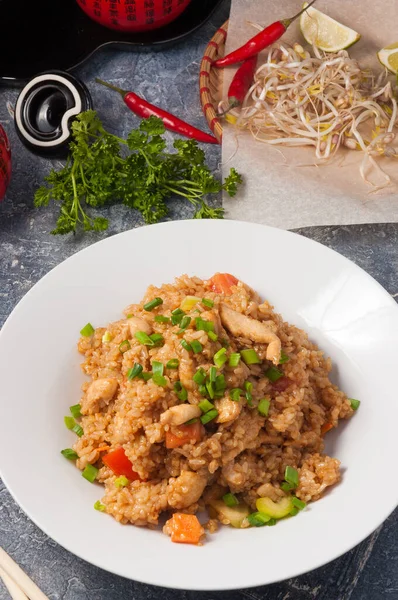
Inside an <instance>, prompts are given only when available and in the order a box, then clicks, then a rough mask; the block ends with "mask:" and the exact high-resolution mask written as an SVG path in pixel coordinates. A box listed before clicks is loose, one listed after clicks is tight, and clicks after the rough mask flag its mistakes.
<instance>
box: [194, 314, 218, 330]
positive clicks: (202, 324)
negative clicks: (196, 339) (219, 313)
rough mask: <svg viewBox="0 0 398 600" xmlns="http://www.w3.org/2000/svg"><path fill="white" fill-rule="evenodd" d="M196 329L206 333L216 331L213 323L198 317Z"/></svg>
mask: <svg viewBox="0 0 398 600" xmlns="http://www.w3.org/2000/svg"><path fill="white" fill-rule="evenodd" d="M195 327H196V329H197V330H198V331H206V333H209V331H214V323H213V321H207V320H206V319H202V317H196V319H195Z"/></svg>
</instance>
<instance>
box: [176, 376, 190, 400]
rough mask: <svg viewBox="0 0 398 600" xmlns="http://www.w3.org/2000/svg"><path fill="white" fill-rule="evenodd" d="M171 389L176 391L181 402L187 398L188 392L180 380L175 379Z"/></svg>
mask: <svg viewBox="0 0 398 600" xmlns="http://www.w3.org/2000/svg"><path fill="white" fill-rule="evenodd" d="M173 389H174V391H175V393H176V396H177V398H178V399H179V400H180V401H181V402H185V401H186V400H188V392H187V390H186V389H185V388H184V386H183V385H182V383H181V381H176V382H175V384H174V388H173Z"/></svg>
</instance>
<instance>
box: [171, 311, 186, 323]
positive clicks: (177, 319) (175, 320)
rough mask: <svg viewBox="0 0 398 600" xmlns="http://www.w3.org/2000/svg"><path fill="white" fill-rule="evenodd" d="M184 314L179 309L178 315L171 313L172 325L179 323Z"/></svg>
mask: <svg viewBox="0 0 398 600" xmlns="http://www.w3.org/2000/svg"><path fill="white" fill-rule="evenodd" d="M183 316H184V311H181V314H180V313H179V314H178V315H173V314H172V315H171V323H172V325H179V324H180V323H181V321H182V318H183Z"/></svg>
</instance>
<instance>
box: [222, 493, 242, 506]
mask: <svg viewBox="0 0 398 600" xmlns="http://www.w3.org/2000/svg"><path fill="white" fill-rule="evenodd" d="M222 499H223V501H224V504H226V505H227V506H229V507H231V508H232V507H233V506H238V504H239V500H238V499H237V497H236V496H235V494H231V492H228V494H224V496H223V497H222Z"/></svg>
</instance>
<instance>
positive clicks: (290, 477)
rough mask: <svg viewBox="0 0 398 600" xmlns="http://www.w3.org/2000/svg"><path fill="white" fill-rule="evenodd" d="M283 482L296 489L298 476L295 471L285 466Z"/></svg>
mask: <svg viewBox="0 0 398 600" xmlns="http://www.w3.org/2000/svg"><path fill="white" fill-rule="evenodd" d="M285 481H286V482H287V483H290V484H291V485H292V486H293V487H295V488H296V487H297V486H298V484H299V474H298V471H297V469H295V468H294V467H290V466H287V467H286V469H285Z"/></svg>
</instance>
